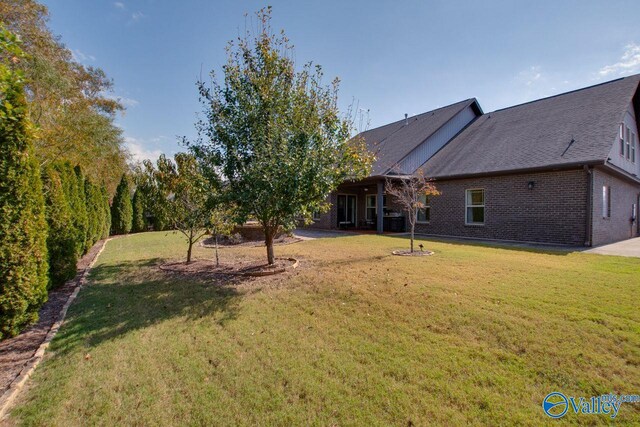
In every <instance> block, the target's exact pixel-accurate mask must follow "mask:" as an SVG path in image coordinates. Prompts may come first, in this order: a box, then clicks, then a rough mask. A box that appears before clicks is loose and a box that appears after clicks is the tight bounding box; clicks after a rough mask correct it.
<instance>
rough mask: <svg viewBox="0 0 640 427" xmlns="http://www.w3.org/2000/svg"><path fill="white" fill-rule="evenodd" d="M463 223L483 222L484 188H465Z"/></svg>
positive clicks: (477, 223)
mask: <svg viewBox="0 0 640 427" xmlns="http://www.w3.org/2000/svg"><path fill="white" fill-rule="evenodd" d="M465 199H466V200H465V201H466V203H465V207H466V213H465V223H466V224H476V225H480V224H484V189H481V188H478V189H472V190H466V196H465Z"/></svg>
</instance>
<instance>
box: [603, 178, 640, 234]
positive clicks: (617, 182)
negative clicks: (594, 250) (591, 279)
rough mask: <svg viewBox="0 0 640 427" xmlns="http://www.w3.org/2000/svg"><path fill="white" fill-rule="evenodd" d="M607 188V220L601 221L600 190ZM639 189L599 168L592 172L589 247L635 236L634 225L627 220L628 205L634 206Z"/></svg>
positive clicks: (636, 223) (629, 206)
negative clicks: (608, 192) (590, 242)
mask: <svg viewBox="0 0 640 427" xmlns="http://www.w3.org/2000/svg"><path fill="white" fill-rule="evenodd" d="M603 186H608V187H610V188H611V217H609V218H603V212H602V204H603V197H602V187H603ZM639 193H640V186H637V185H633V184H631V183H629V182H627V181H624V180H621V179H619V178H617V177H615V176H613V175H611V174H609V173H607V172H606V171H604V170H602V169H594V171H593V246H597V245H603V244H606V243H611V242H615V241H618V240H623V239H628V238H630V237H636V236H638V222H637V220H636V222H635V223H632V222H631V221H630V218H631V211H632V205H633V204H634V203H636V204H637V203H638V194H639Z"/></svg>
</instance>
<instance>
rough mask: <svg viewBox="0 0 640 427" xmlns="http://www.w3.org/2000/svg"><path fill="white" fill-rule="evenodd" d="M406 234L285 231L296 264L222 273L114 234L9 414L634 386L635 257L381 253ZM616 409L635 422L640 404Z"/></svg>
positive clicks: (101, 413)
mask: <svg viewBox="0 0 640 427" xmlns="http://www.w3.org/2000/svg"><path fill="white" fill-rule="evenodd" d="M406 243H407V242H406V240H404V239H399V238H394V237H380V236H371V235H368V236H349V237H339V238H328V239H321V240H315V241H308V242H302V243H296V244H293V245H288V246H281V247H277V248H276V251H277V254H278V255H280V256H284V255H287V256H294V257H297V258H299V259H301V260H302V262H301V267H300V268H299V269H298V270H297V271H295V272H294V273H292V274H287V275H284V276H278V277H275V278H271V279H261V280H252V281H239V282H236V283H219V282H216V281H214V280H211V279H203V278H197V277H190V278H185V277H177V276H171V275H167V274H166V273H163V272H162V271H159V270H158V268H157V267H156V264H157V263H158V262H160V260H162V259H171V258H179V257H182V256H184V254H183V252H185V251H186V248H185V246H184V243H183V242H182V240H181V239H180V237H179V236H178V235H173V234H168V235H167V234H166V233H145V234H141V235H133V236H129V237H125V238H119V239H115V240H112V241H110V242H109V243H108V245H107V247H106V249H105V251H104V253H103V254H102V255H101V257H100V259H99V262H98V263H97V265H96V266H95V269H94V271H93V274H92V276H91V282H92V283H91V285H90V286H89V287H87V288H85V289H84V290H83V291H82V292H81V293H80V295H79V298H78V300H77V301H76V303H74V305H73V306H72V307H71V309H70V311H69V315H68V316H69V317H68V321H67V323H66V324H65V325H64V327H63V328H62V329H61V331H60V333H59V334H58V336H57V337H56V339H55V340H54V341H53V343H52V346H51V347H50V351H49V352H48V355H47V357H46V360H45V361H44V363H43V364H42V365H41V366H40V367H39V368H38V369H37V371H36V373H35V375H34V377H33V378H32V381H31V387H30V389H29V390H28V392H27V393H25V395H24V396H23V398H22V402H21V403H20V405H19V406H18V407H17V408H16V409H15V410H14V411H13V413H12V417H13V418H12V419H13V421H15V422H17V423H24V424H27V425H64V426H68V425H93V424H96V425H123V424H126V425H182V424H188V425H216V426H223V425H247V426H253V425H327V426H329V425H340V426H343V425H398V426H406V425H429V424H441V425H464V424H469V425H481V424H484V425H514V424H520V425H540V424H552V421H553V420H551V419H550V418H548V417H547V416H546V415H544V414H543V412H542V409H541V402H542V399H543V398H544V396H545V395H546V394H548V393H549V392H551V391H561V392H564V393H565V394H568V395H574V396H586V397H588V396H592V395H599V394H603V393H607V392H611V391H615V392H617V393H636V394H637V393H640V303H639V301H640V299H639V298H638V296H639V294H640V259H631V258H621V257H607V256H598V255H588V254H582V253H563V252H553V251H551V252H541V251H534V250H523V249H517V248H505V247H503V248H501V247H490V246H482V245H465V244H454V243H446V242H438V241H425V242H424V244H425V246H426V247H427V248H429V249H432V250H434V251H435V252H436V255H434V256H432V257H420V258H408V257H394V256H390V250H392V249H396V248H399V247H403V246H405V245H406ZM221 253H222V258H223V261H229V260H232V259H233V258H234V257H236V256H242V257H263V256H264V249H262V248H246V247H245V248H233V249H222V251H221ZM196 256H197V257H211V256H212V252H211V250H207V249H203V248H198V250H197V252H196ZM87 355H88V356H87ZM625 405H626V406H625ZM610 422H611V419H610V418H608V417H607V416H605V415H574V414H572V413H568V414H567V415H566V416H565V417H564V418H563V419H562V420H561V421H560V423H577V424H578V423H579V424H608V423H610ZM615 422H616V423H617V424H638V423H640V404H636V405H633V404H623V406H622V408H621V409H620V413H619V415H618V418H617V419H616V420H615ZM553 423H554V424H555V423H556V421H553Z"/></svg>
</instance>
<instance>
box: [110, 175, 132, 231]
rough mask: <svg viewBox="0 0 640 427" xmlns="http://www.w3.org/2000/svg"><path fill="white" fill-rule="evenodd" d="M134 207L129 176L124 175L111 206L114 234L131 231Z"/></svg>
mask: <svg viewBox="0 0 640 427" xmlns="http://www.w3.org/2000/svg"><path fill="white" fill-rule="evenodd" d="M132 221H133V206H132V205H131V192H130V190H129V180H128V179H127V175H122V179H121V180H120V184H118V188H117V189H116V195H115V196H114V197H113V204H112V205H111V231H112V233H113V234H127V233H129V232H130V231H131V226H132Z"/></svg>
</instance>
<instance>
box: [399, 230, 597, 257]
mask: <svg viewBox="0 0 640 427" xmlns="http://www.w3.org/2000/svg"><path fill="white" fill-rule="evenodd" d="M387 237H393V238H396V239H403V240H406V241H407V242H406V246H407V248H408V247H409V238H410V236H409V235H408V234H396V235H388V236H387ZM415 240H416V242H417V241H433V242H438V243H445V244H456V245H466V246H479V247H486V248H494V249H504V250H511V251H519V252H531V253H536V254H545V255H560V256H566V255H569V254H571V253H573V252H582V251H584V250H586V249H589V248H586V247H577V246H560V245H557V246H556V245H553V244H551V243H550V244H544V243H540V244H538V243H519V242H499V241H493V240H474V239H462V238H456V237H439V236H431V235H418V234H416V236H415ZM427 249H428V248H427Z"/></svg>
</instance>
